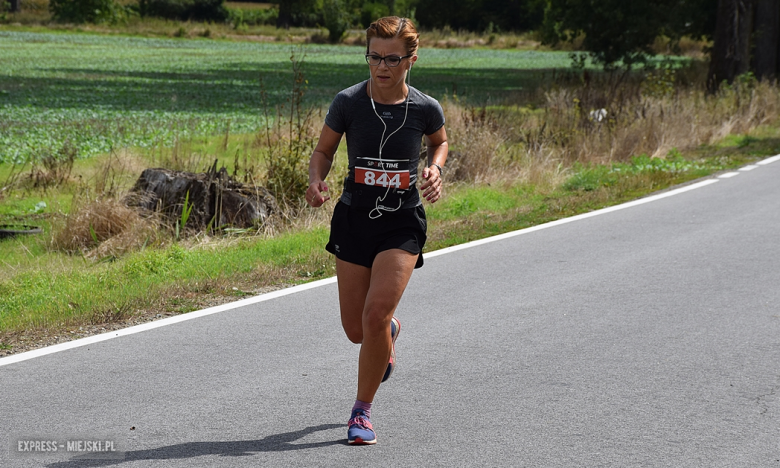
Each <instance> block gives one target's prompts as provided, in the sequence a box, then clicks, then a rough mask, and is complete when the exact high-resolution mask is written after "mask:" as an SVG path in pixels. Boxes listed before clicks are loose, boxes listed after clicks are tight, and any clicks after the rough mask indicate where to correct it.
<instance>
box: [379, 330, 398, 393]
mask: <svg viewBox="0 0 780 468" xmlns="http://www.w3.org/2000/svg"><path fill="white" fill-rule="evenodd" d="M400 333H401V322H400V321H399V320H398V319H397V318H395V317H393V318H392V319H391V320H390V339H392V340H393V347H392V348H390V362H389V363H388V364H387V370H385V376H384V377H382V382H384V381H385V380H387V379H389V378H390V376H391V375H392V374H393V370H394V369H395V365H396V362H395V339H396V338H398V335H399V334H400Z"/></svg>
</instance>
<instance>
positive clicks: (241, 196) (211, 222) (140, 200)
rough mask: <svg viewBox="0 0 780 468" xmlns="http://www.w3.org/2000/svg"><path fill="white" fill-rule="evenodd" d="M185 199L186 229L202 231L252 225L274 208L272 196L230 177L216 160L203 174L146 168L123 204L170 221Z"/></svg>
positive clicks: (262, 219)
mask: <svg viewBox="0 0 780 468" xmlns="http://www.w3.org/2000/svg"><path fill="white" fill-rule="evenodd" d="M185 200H186V202H187V205H188V207H190V206H191V207H192V208H191V210H192V211H191V212H190V214H189V218H188V220H187V224H186V226H185V227H186V228H187V229H189V230H197V231H202V230H204V229H205V228H206V227H208V226H211V227H212V228H213V229H218V228H220V227H223V226H232V227H237V228H252V227H257V226H258V225H260V224H262V223H263V222H264V221H265V220H266V219H267V218H268V216H270V215H271V214H272V213H273V212H274V211H276V210H277V205H276V199H275V198H274V197H273V196H272V195H271V194H270V193H269V192H268V190H266V189H264V188H263V187H255V186H250V185H246V184H242V183H239V182H236V181H234V180H232V179H231V178H230V177H229V176H228V174H227V170H226V169H225V168H224V167H223V168H222V169H220V170H219V171H217V163H216V162H214V166H213V167H212V168H211V170H209V171H208V172H207V173H201V174H193V173H190V172H179V171H171V170H168V169H146V170H144V171H143V172H142V173H141V176H140V177H139V178H138V181H136V183H135V186H133V188H132V189H131V191H130V193H129V194H128V195H127V197H125V200H124V202H125V204H127V205H128V206H132V207H136V208H140V209H142V210H146V211H150V212H159V213H162V214H163V216H165V217H166V218H167V219H168V220H169V221H170V222H171V224H175V223H176V221H178V220H180V219H181V214H182V209H183V208H184V203H185Z"/></svg>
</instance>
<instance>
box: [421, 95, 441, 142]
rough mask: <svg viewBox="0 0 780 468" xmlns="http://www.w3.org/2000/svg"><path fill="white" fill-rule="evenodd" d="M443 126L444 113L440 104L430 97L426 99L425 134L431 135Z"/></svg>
mask: <svg viewBox="0 0 780 468" xmlns="http://www.w3.org/2000/svg"><path fill="white" fill-rule="evenodd" d="M443 126H444V111H443V110H442V108H441V104H439V101H437V100H436V99H433V98H432V97H429V98H428V103H427V105H426V112H425V134H426V135H433V134H434V133H436V132H437V131H439V129H440V128H442V127H443Z"/></svg>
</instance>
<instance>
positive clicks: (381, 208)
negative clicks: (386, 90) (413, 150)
mask: <svg viewBox="0 0 780 468" xmlns="http://www.w3.org/2000/svg"><path fill="white" fill-rule="evenodd" d="M407 71H408V73H407V78H408V83H407V87H408V88H409V89H408V91H407V93H406V109H405V110H404V120H403V122H401V126H400V127H398V128H397V129H396V130H395V131H393V133H391V134H390V135H387V138H385V133H386V132H387V124H386V123H385V119H383V118H382V117H380V116H379V112H377V111H376V104H374V92H373V89H372V87H371V83H372V81H373V78H371V76H370V75H369V79H368V93H369V98H371V108H372V109H373V110H374V114H375V115H376V117H377V118H378V119H379V121H380V122H382V126H384V130H382V136H381V137H380V138H379V164H380V166H381V167H382V171H383V172H384V173H385V176H387V167H386V166H385V165H384V164H382V150H383V149H384V147H385V145H386V144H387V141H388V140H389V139H390V137H391V136H393V135H395V134H396V133H397V132H398V130H401V129H402V128H403V127H404V125H405V124H406V117H407V116H408V115H409V93H411V82H412V78H411V77H412V73H411V71H412V67H411V66H410V67H409V68H408V69H407ZM388 193H390V184H388V185H387V190H385V194H384V195H382V196H381V197H376V202H375V203H374V209H373V210H371V211H370V212H369V213H368V217H369V218H371V219H377V218H379V217H380V216H382V211H398V210H399V209H401V206H402V205H403V202H402V201H401V200H400V199H399V200H398V206H397V207H396V208H392V207H388V206H384V205H380V203H381V202H383V201H385V198H386V197H387V194H388ZM374 212H376V213H377V214H376V215H374Z"/></svg>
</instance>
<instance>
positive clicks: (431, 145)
mask: <svg viewBox="0 0 780 468" xmlns="http://www.w3.org/2000/svg"><path fill="white" fill-rule="evenodd" d="M425 146H426V147H427V150H428V167H426V168H425V169H423V173H422V177H423V179H425V183H423V184H422V185H421V186H420V190H421V191H422V192H423V197H424V198H425V199H426V200H428V201H429V202H431V203H436V201H437V200H438V199H439V197H441V184H442V179H441V170H440V168H442V167H444V164H445V163H446V162H447V154H448V153H449V145H448V144H447V131H446V130H444V127H441V128H440V129H439V130H437V131H436V132H435V133H433V134H431V135H425Z"/></svg>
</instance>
